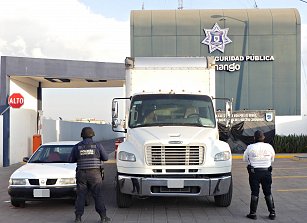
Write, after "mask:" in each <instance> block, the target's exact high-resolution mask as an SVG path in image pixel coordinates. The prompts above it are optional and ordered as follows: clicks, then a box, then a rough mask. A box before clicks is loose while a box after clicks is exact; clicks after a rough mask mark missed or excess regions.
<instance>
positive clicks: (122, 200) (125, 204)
mask: <svg viewBox="0 0 307 223" xmlns="http://www.w3.org/2000/svg"><path fill="white" fill-rule="evenodd" d="M116 202H117V206H118V207H119V208H129V207H130V206H131V205H132V195H130V194H123V193H122V192H121V191H120V188H119V186H118V182H117V183H116Z"/></svg>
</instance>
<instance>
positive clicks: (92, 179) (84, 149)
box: [71, 127, 111, 223]
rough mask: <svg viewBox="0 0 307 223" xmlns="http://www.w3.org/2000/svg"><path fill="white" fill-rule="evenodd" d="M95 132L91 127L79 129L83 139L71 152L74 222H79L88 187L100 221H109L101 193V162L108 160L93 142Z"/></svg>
mask: <svg viewBox="0 0 307 223" xmlns="http://www.w3.org/2000/svg"><path fill="white" fill-rule="evenodd" d="M93 136H95V133H94V131H93V129H92V128H91V127H85V128H83V129H82V131H81V137H82V138H83V140H82V141H81V142H79V143H78V144H77V145H75V146H74V148H73V150H72V153H71V162H77V169H76V179H77V199H76V203H75V214H76V220H75V222H81V216H82V215H83V213H84V205H85V199H86V196H87V193H88V189H89V190H90V191H91V193H92V195H93V197H94V200H95V210H96V211H97V213H98V214H99V215H100V219H101V221H100V222H101V223H103V222H110V221H111V219H110V218H108V217H107V215H106V208H105V205H104V199H103V194H102V174H101V171H102V162H101V161H106V160H108V154H107V153H106V152H105V150H104V148H103V147H102V145H100V144H96V143H94V142H93V140H92V137H93Z"/></svg>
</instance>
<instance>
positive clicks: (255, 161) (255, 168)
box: [243, 130, 276, 220]
mask: <svg viewBox="0 0 307 223" xmlns="http://www.w3.org/2000/svg"><path fill="white" fill-rule="evenodd" d="M264 138H265V136H264V134H263V132H262V131H260V130H257V131H256V132H255V133H254V140H255V143H254V144H251V145H249V146H247V148H246V150H245V152H244V155H243V160H244V161H246V162H247V163H248V166H247V170H248V173H249V185H250V188H251V191H252V194H251V201H250V212H249V214H248V215H246V217H248V218H250V219H254V220H256V219H257V215H256V211H257V206H258V200H259V186H260V184H261V186H262V190H263V194H264V196H265V201H266V204H267V207H268V210H269V212H270V215H269V218H270V219H271V220H274V219H275V217H276V214H275V206H274V201H273V197H272V193H271V185H272V166H271V162H273V161H274V157H275V151H274V149H273V147H272V146H271V145H270V144H268V143H265V142H264Z"/></svg>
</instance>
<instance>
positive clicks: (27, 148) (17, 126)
mask: <svg viewBox="0 0 307 223" xmlns="http://www.w3.org/2000/svg"><path fill="white" fill-rule="evenodd" d="M10 110H11V114H10V115H11V117H10V120H11V121H10V122H11V128H10V163H11V164H13V163H18V162H22V158H23V157H25V156H28V155H29V154H31V153H32V147H33V146H32V145H33V143H32V141H33V135H34V134H35V133H36V112H35V111H33V110H30V109H12V108H11V109H10Z"/></svg>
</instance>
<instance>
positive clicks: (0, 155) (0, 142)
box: [0, 115, 3, 166]
mask: <svg viewBox="0 0 307 223" xmlns="http://www.w3.org/2000/svg"><path fill="white" fill-rule="evenodd" d="M0 166H3V116H2V115H0Z"/></svg>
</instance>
